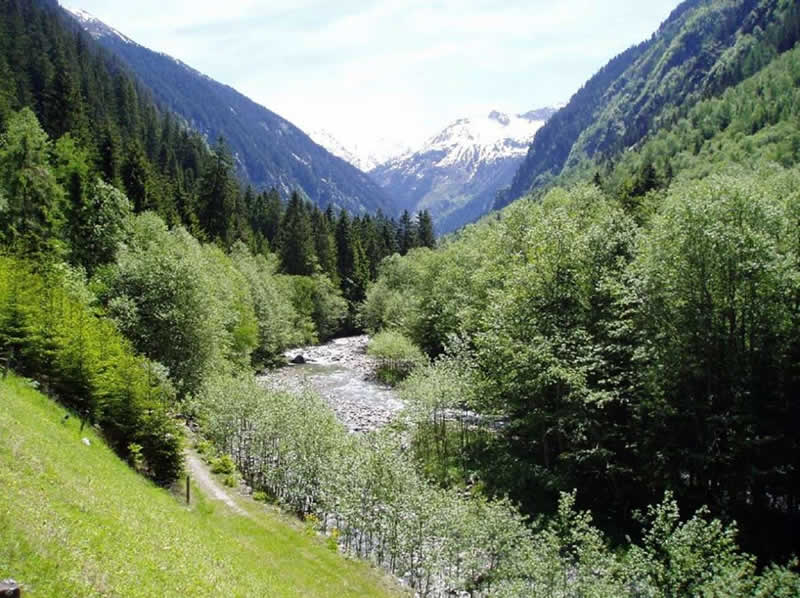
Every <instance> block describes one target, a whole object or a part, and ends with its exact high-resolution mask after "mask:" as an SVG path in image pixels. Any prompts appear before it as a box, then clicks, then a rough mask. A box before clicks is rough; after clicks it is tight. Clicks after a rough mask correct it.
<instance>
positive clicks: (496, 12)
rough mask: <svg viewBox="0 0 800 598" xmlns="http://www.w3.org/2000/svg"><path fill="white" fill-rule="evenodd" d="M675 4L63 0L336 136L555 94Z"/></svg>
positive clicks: (440, 121) (425, 132)
mask: <svg viewBox="0 0 800 598" xmlns="http://www.w3.org/2000/svg"><path fill="white" fill-rule="evenodd" d="M678 4H679V2H678V0H647V1H646V2H642V1H641V0H602V1H601V0H558V1H557V2H554V1H552V0H459V1H453V0H372V1H366V0H335V1H330V0H328V1H320V0H270V1H265V0H216V1H208V0H137V1H136V2H127V1H126V2H122V1H119V0H111V1H109V0H67V2H65V5H67V6H68V7H70V8H80V9H84V10H86V11H88V12H90V13H92V14H93V15H95V16H96V17H98V18H99V19H100V20H102V21H103V22H105V23H106V24H107V25H110V26H112V27H114V28H115V29H118V30H119V31H121V32H122V33H124V34H125V35H127V36H128V37H130V38H132V39H133V40H135V41H137V42H139V43H140V44H142V45H144V46H147V47H148V48H150V49H152V50H157V51H159V52H165V53H166V54H169V55H170V56H174V57H175V58H178V59H180V60H182V61H183V62H185V63H187V64H188V65H190V66H192V67H194V68H195V69H197V70H199V71H201V72H203V73H205V74H206V75H208V76H210V77H212V78H213V79H216V80H218V81H220V82H222V83H225V84H228V85H230V86H232V87H234V88H235V89H237V90H238V91H240V92H242V93H244V94H245V95H247V96H249V97H250V98H251V99H253V100H255V101H256V102H258V103H260V104H263V105H264V106H266V107H267V108H269V109H270V110H272V111H274V112H276V113H278V114H280V115H281V116H283V117H284V118H287V119H288V120H290V121H291V122H293V123H294V124H296V125H297V126H299V127H300V128H301V129H304V130H306V131H313V130H315V129H326V130H327V131H329V132H330V133H332V134H333V135H334V136H335V137H336V138H337V139H339V140H340V141H341V142H342V143H343V144H344V145H345V146H350V147H354V146H358V147H359V148H360V149H361V151H362V152H363V151H364V150H365V148H367V149H368V148H370V147H372V146H375V147H378V146H380V145H381V144H384V143H386V141H387V140H389V141H392V142H399V143H402V144H404V145H407V146H409V147H413V146H414V145H416V144H418V143H420V142H421V141H423V140H424V139H425V138H427V137H428V136H430V135H433V134H435V133H436V132H438V131H439V130H441V129H443V128H444V127H445V126H446V125H448V124H449V123H451V122H453V121H454V120H456V119H458V118H461V117H464V116H470V115H473V114H483V113H486V114H488V112H489V111H490V110H492V109H497V110H500V111H503V112H509V113H520V112H526V111H528V110H531V109H535V108H541V107H545V106H552V105H556V104H558V103H563V102H566V101H568V100H569V98H570V97H571V96H572V94H574V93H575V92H576V91H577V90H578V89H579V88H580V86H581V85H582V84H583V83H584V82H585V81H586V80H587V79H588V78H589V77H591V76H592V75H593V74H594V73H595V72H597V70H598V69H599V68H601V67H602V66H603V65H604V64H606V63H607V62H608V61H609V60H610V59H611V58H612V57H614V56H615V55H616V54H619V53H620V52H622V51H623V50H625V49H626V48H628V47H629V46H631V45H633V44H636V43H639V42H641V41H644V40H645V39H647V38H649V37H650V35H651V34H652V33H653V32H654V31H656V30H657V29H658V26H659V24H660V23H661V22H662V21H663V20H664V19H666V17H667V16H668V15H669V13H670V12H671V10H672V9H673V8H675V7H676V6H677V5H678Z"/></svg>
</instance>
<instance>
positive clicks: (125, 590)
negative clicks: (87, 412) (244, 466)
mask: <svg viewBox="0 0 800 598" xmlns="http://www.w3.org/2000/svg"><path fill="white" fill-rule="evenodd" d="M0 394H1V395H2V397H3V417H2V418H0V484H2V487H3V492H2V494H0V528H2V530H3V533H2V534H0V562H2V564H3V573H2V576H3V577H4V578H5V577H7V576H13V577H14V578H15V579H16V580H17V581H18V582H20V583H23V584H24V587H25V590H26V591H25V594H26V595H28V593H30V595H32V596H127V597H132V598H135V597H145V596H164V597H178V596H209V597H211V596H218V595H219V594H220V588H226V590H225V593H226V595H230V596H284V597H289V596H291V597H296V596H316V597H320V598H322V597H328V598H334V597H335V598H339V597H344V596H350V597H353V598H355V597H356V596H376V597H377V596H386V597H388V596H392V595H399V592H393V591H392V590H390V589H389V586H388V583H387V581H385V580H384V579H382V578H381V576H380V575H379V574H377V573H375V572H374V571H373V570H371V569H370V568H369V567H368V566H367V565H365V564H363V563H358V562H356V561H353V560H348V559H345V558H343V557H342V556H340V555H339V554H337V553H336V552H332V551H331V550H329V549H328V548H327V547H326V546H325V545H324V544H323V543H322V542H321V541H319V540H317V539H316V538H313V537H309V536H308V535H307V534H306V533H305V532H304V530H303V529H302V528H300V527H299V526H298V525H297V524H296V523H294V522H293V521H292V522H291V523H290V522H289V520H288V518H285V517H282V516H280V515H278V514H276V513H274V512H268V511H266V510H265V509H264V508H263V507H259V506H258V505H256V504H255V503H253V502H250V501H242V506H243V507H244V508H245V510H246V511H247V513H248V514H249V516H248V517H243V516H238V515H234V514H231V513H229V512H228V511H227V510H226V509H224V508H223V507H222V506H221V505H218V504H215V503H213V502H209V501H208V500H207V499H206V498H205V497H204V496H202V495H201V494H200V493H198V492H197V490H196V489H195V491H194V492H193V494H192V502H193V504H192V507H190V508H187V507H185V506H184V505H183V504H182V503H181V502H180V499H179V498H177V497H175V496H172V495H170V494H169V493H168V492H167V491H165V490H162V489H159V488H156V487H155V486H153V485H152V484H151V483H149V482H147V481H146V480H145V479H144V478H142V477H141V476H139V475H137V474H136V473H134V471H133V470H132V469H131V468H130V467H128V466H127V465H126V464H125V463H124V462H122V461H121V460H119V459H118V458H117V457H116V456H115V455H114V454H113V453H112V451H111V450H110V449H109V448H108V447H106V446H105V444H104V443H103V441H102V440H101V439H100V438H99V437H98V436H97V435H96V434H95V433H94V430H93V429H92V428H90V427H87V428H85V429H83V430H80V422H78V421H77V420H76V418H69V419H65V416H66V411H64V410H63V409H62V408H60V407H58V406H57V405H56V404H55V403H53V402H52V401H50V400H49V399H47V398H46V397H44V396H43V395H41V394H39V393H38V392H36V391H34V390H32V389H31V388H30V386H29V385H28V383H26V381H25V380H24V379H21V378H17V377H15V376H13V375H12V376H9V377H8V379H7V380H0ZM83 438H86V439H88V440H89V443H90V444H89V446H86V445H85V444H84V442H83V441H82V439H83Z"/></svg>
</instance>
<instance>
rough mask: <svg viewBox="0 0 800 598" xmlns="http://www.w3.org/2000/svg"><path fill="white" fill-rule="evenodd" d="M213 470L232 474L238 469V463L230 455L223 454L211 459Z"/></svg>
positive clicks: (213, 471)
mask: <svg viewBox="0 0 800 598" xmlns="http://www.w3.org/2000/svg"><path fill="white" fill-rule="evenodd" d="M211 471H212V473H223V474H228V475H230V474H232V473H233V472H234V471H236V464H235V463H234V462H233V459H232V458H231V456H230V455H222V456H220V457H217V458H216V459H212V460H211Z"/></svg>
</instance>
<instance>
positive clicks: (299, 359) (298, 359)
mask: <svg viewBox="0 0 800 598" xmlns="http://www.w3.org/2000/svg"><path fill="white" fill-rule="evenodd" d="M305 362H306V358H305V357H303V355H302V353H301V354H300V355H297V356H296V357H295V358H294V359H292V363H293V364H295V365H303V364H304V363H305Z"/></svg>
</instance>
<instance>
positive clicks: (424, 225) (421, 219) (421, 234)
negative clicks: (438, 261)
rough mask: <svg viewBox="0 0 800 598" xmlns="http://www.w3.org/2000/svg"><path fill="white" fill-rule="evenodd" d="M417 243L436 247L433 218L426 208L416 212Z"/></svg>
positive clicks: (421, 245) (422, 245)
mask: <svg viewBox="0 0 800 598" xmlns="http://www.w3.org/2000/svg"><path fill="white" fill-rule="evenodd" d="M417 243H418V245H419V246H420V247H429V248H431V249H433V248H434V247H436V234H435V233H434V232H433V219H432V218H431V215H430V212H428V210H422V211H421V212H420V213H419V214H417Z"/></svg>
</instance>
